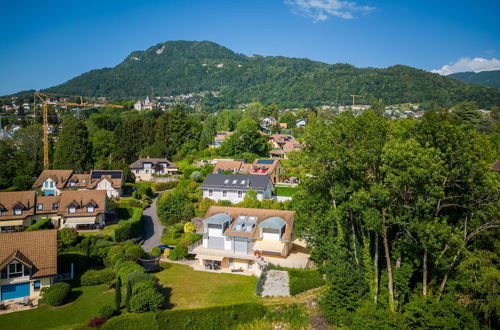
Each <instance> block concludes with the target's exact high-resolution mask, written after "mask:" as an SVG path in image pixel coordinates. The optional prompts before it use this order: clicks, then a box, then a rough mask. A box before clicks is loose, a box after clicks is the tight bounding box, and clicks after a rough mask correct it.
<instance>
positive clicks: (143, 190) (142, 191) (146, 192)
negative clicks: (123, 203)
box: [137, 185, 155, 198]
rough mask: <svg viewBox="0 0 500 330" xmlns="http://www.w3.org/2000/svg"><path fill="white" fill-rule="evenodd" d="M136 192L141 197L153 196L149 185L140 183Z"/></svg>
mask: <svg viewBox="0 0 500 330" xmlns="http://www.w3.org/2000/svg"><path fill="white" fill-rule="evenodd" d="M137 192H138V193H139V195H140V196H141V197H146V196H148V197H151V198H153V197H154V195H155V194H154V193H153V189H151V185H148V186H146V185H140V186H139V188H138V189H137Z"/></svg>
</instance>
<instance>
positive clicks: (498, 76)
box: [448, 70, 500, 88]
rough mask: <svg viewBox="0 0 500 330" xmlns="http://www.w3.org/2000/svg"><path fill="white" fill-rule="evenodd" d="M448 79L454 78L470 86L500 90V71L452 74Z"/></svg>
mask: <svg viewBox="0 0 500 330" xmlns="http://www.w3.org/2000/svg"><path fill="white" fill-rule="evenodd" d="M448 77H452V78H455V79H458V80H461V81H464V82H466V83H469V84H476V85H483V86H488V87H495V88H500V70H494V71H482V72H477V73H476V72H457V73H452V74H450V75H449V76H448Z"/></svg>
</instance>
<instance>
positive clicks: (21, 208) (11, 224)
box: [0, 190, 107, 233]
mask: <svg viewBox="0 0 500 330" xmlns="http://www.w3.org/2000/svg"><path fill="white" fill-rule="evenodd" d="M106 210H107V194H106V191H104V190H65V191H63V192H62V193H61V194H60V195H57V196H36V194H35V192H34V191H10V192H0V233H4V232H13V231H22V230H23V229H24V228H26V227H29V226H31V225H33V224H34V223H36V222H37V221H39V220H40V219H44V218H50V219H51V222H52V224H53V225H54V227H55V228H65V227H71V228H77V229H84V228H94V227H96V226H103V225H105V213H106Z"/></svg>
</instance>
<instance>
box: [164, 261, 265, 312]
mask: <svg viewBox="0 0 500 330" xmlns="http://www.w3.org/2000/svg"><path fill="white" fill-rule="evenodd" d="M162 267H164V270H163V271H161V272H159V273H156V274H155V276H156V277H158V278H159V279H160V283H161V284H162V285H163V286H164V287H166V288H167V289H166V291H167V292H168V291H169V295H170V297H169V303H170V305H171V307H172V308H174V309H177V308H198V307H208V306H217V305H228V304H239V303H246V302H255V301H257V297H256V295H255V286H256V283H257V278H256V277H254V276H244V275H233V274H215V273H208V272H200V271H194V270H193V269H192V268H191V267H189V266H186V265H179V264H173V263H162Z"/></svg>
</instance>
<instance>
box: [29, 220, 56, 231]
mask: <svg viewBox="0 0 500 330" xmlns="http://www.w3.org/2000/svg"><path fill="white" fill-rule="evenodd" d="M52 228H54V224H53V223H52V219H51V218H43V219H40V220H38V221H37V222H36V223H34V224H32V225H31V226H29V227H28V228H26V230H25V231H34V230H40V229H52Z"/></svg>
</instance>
